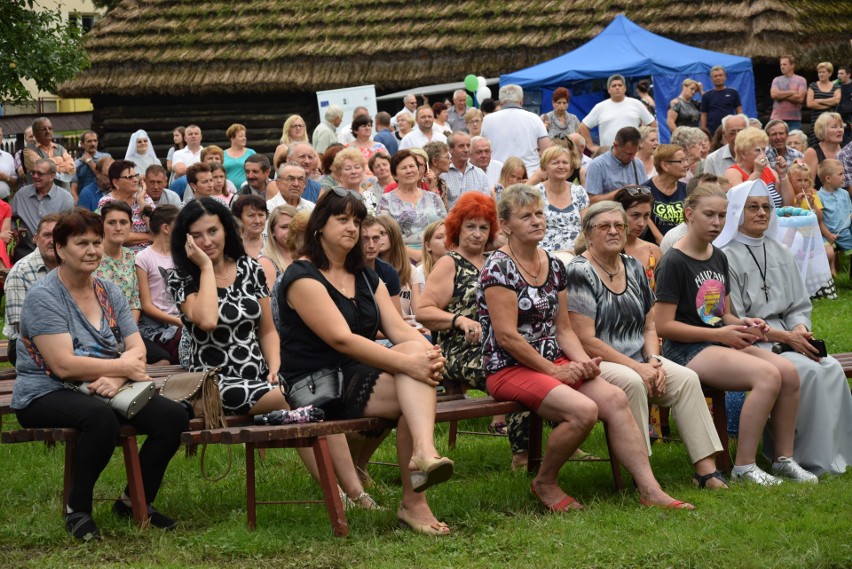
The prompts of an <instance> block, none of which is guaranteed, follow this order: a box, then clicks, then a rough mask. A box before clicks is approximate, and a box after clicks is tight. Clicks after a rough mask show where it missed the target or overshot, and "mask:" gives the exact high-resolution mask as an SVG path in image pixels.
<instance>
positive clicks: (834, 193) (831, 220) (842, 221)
mask: <svg viewBox="0 0 852 569" xmlns="http://www.w3.org/2000/svg"><path fill="white" fill-rule="evenodd" d="M817 174H818V175H819V179H820V180H822V188H821V189H820V190H819V192H818V194H819V198H820V200H822V205H823V221H824V222H825V226H826V227H827V228H828V230H829V231H830V234H829V235H827V236H826V238H827V239H828V240H829V242H830V243H833V244H836V245H837V247H838V248H840V249H841V250H843V251H850V250H852V230H850V223H852V198H850V197H849V192H847V191H846V190H845V189H844V188H843V164H841V163H840V162H839V161H838V160H832V159H826V160H823V161H822V162H820V165H819V168H818V169H817Z"/></svg>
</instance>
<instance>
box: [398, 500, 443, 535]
mask: <svg viewBox="0 0 852 569" xmlns="http://www.w3.org/2000/svg"><path fill="white" fill-rule="evenodd" d="M407 512H408V510H406V509H405V508H402V507H400V508H399V510H397V512H396V523H397V524H398V525H399V527H401V528H408V529H410V530H413V531H415V532H417V533H422V534H423V535H437V536H445V535H450V526H448V525H447V524H445V523H444V522H435V523H433V524H421V523H419V522H417V521H415V520H414V518H411V517H410V516H409V515H408V513H407Z"/></svg>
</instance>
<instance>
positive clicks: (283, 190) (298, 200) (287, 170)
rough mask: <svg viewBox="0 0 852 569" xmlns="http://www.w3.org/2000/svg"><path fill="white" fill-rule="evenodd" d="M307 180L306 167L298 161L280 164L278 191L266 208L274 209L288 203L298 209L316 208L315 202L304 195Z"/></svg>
mask: <svg viewBox="0 0 852 569" xmlns="http://www.w3.org/2000/svg"><path fill="white" fill-rule="evenodd" d="M307 181H308V177H307V175H306V174H305V169H304V168H302V167H301V166H300V165H299V164H297V163H296V162H284V163H283V164H281V165H280V166H278V178H277V179H276V180H275V183H276V184H278V193H277V194H275V195H274V196H272V198H271V199H269V200H267V202H266V209H267V210H269V211H272V210H273V209H275V208H276V207H278V206H280V205H288V204H289V205H291V206H293V207H295V208H296V211H302V210H304V211H311V210H312V209H314V202H310V201H308V200H306V199H305V198H303V197H302V193H303V192H304V191H305V184H306V183H307Z"/></svg>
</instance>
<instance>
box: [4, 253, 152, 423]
mask: <svg viewBox="0 0 852 569" xmlns="http://www.w3.org/2000/svg"><path fill="white" fill-rule="evenodd" d="M98 280H100V281H101V284H103V285H104V288H105V289H106V292H107V296H108V297H109V300H110V303H111V304H112V307H113V311H114V312H115V319H116V323H117V324H118V328H119V331H120V334H121V337H122V338H127V337H128V336H129V335H131V334H133V333H135V332H137V328H136V322H135V321H134V320H133V315H132V314H131V312H130V306H128V304H127V298H126V297H125V296H124V293H123V292H121V289H120V288H118V287H117V286H116V285H114V284H112V283H111V282H107V281H104V280H101V279H98ZM47 334H70V336H71V338H72V341H73V346H74V355H75V356H85V357H90V358H101V359H115V358H118V357H119V354H118V344H117V342H116V340H115V335H114V334H113V333H112V330H111V329H110V327H109V324H108V322H107V319H106V316H105V315H104V316H102V317H101V324H100V328H99V329H97V328H95V327H94V326H92V324H91V323H90V322H89V321H88V320H87V319H86V316H85V315H84V314H83V312H82V311H81V310H80V307H79V306H77V303H76V302H75V301H74V299H73V298H72V297H71V293H69V292H68V289H66V288H65V285H63V284H62V282H61V281H60V280H59V273H58V270H57V269H54V270H53V271H51V272H50V273H48V275H47V276H46V277H44V278H43V279H41V280H40V281H38V282H37V283H36V284H35V285H33V287H32V288H31V289H30V290H29V292H27V297H26V299H25V300H24V306H23V308H22V309H21V334H20V336H19V337H18V344H17V353H18V361H17V362H16V364H15V369H16V371H17V379H16V380H15V388H14V390H13V392H12V409H24V408H26V407H27V406H28V405H29V404H30V403H32V402H33V400H35V399H37V398H39V397H41V396H42V395H47V394H48V393H51V392H53V391H56V390H59V389H62V388H63V387H62V383H61V382H60V381H58V380H57V379H54V378H52V377H49V376H48V375H47V374H45V372H44V370H43V369H42V368H41V366H39V365H38V364H37V363H36V362H35V360H33V358H32V357H31V356H30V354H29V352H28V351H27V347H26V345H25V344H24V341H23V338H24V337H25V336H26V337H27V338H30V339H32V338H35V337H37V336H42V335H47Z"/></svg>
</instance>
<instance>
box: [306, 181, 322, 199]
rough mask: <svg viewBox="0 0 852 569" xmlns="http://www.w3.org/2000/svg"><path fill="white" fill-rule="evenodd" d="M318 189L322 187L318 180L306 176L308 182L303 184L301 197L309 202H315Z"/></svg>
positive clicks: (318, 195) (318, 192)
mask: <svg viewBox="0 0 852 569" xmlns="http://www.w3.org/2000/svg"><path fill="white" fill-rule="evenodd" d="M320 189H322V186H321V185H320V183H319V182H317V181H316V180H311V179H310V178H308V183H307V184H306V185H305V191H304V192H302V198H304V199H306V200H308V201H309V202H314V203H317V200H318V199H319V197H320Z"/></svg>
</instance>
